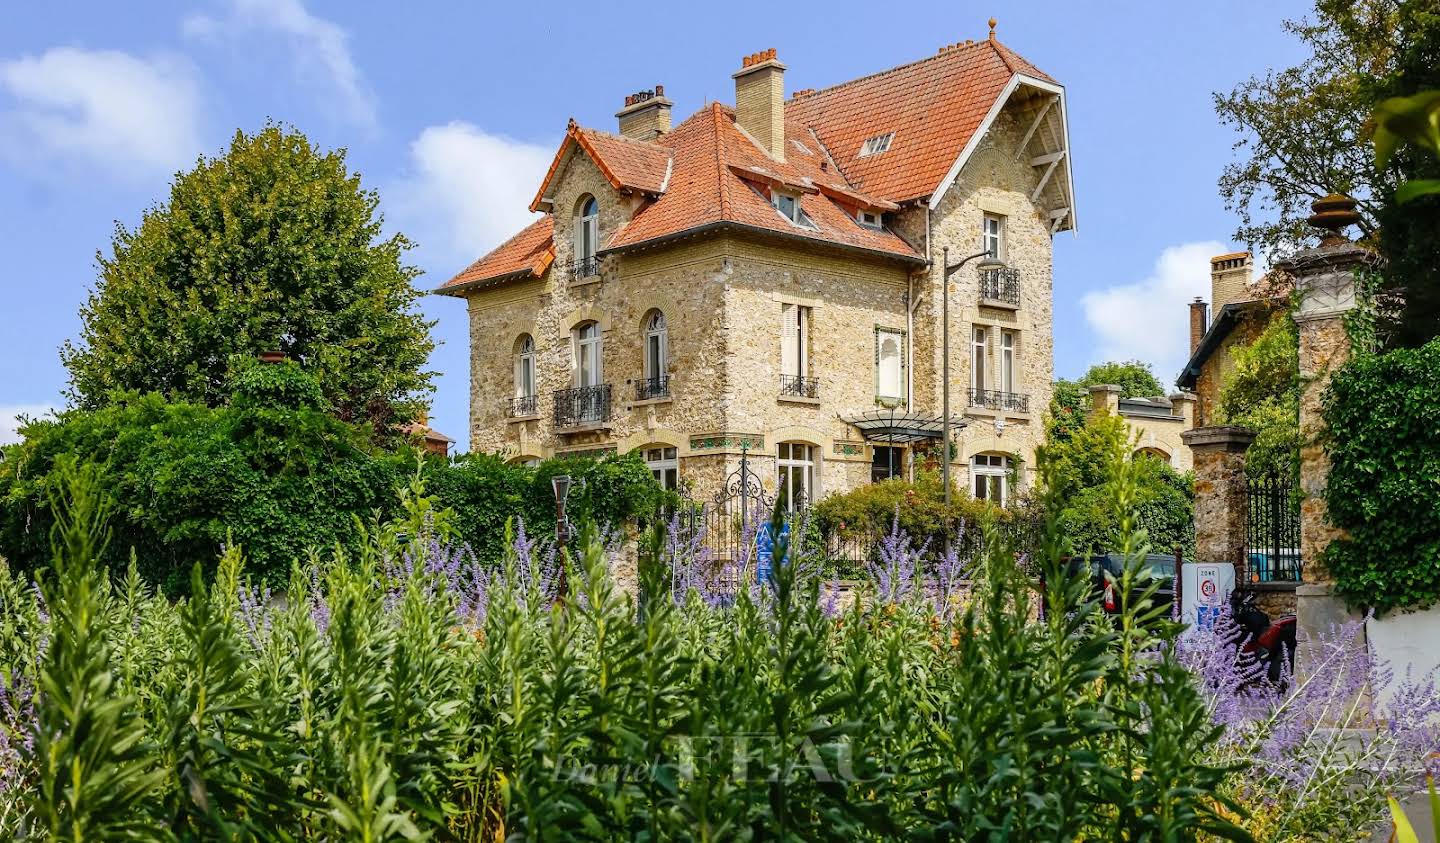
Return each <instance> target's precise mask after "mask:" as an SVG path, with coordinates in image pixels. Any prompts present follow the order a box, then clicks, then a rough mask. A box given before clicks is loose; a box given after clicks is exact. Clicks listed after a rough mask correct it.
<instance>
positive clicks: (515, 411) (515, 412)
mask: <svg viewBox="0 0 1440 843" xmlns="http://www.w3.org/2000/svg"><path fill="white" fill-rule="evenodd" d="M539 412H540V396H538V395H522V396H520V397H519V398H511V399H510V400H509V401H507V402H506V403H505V417H506V418H511V419H519V418H524V417H525V416H534V415H538V414H539Z"/></svg>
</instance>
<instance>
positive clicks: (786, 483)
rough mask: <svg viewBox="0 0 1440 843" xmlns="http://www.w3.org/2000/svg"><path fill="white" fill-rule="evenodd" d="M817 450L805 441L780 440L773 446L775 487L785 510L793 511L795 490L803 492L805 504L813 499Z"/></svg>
mask: <svg viewBox="0 0 1440 843" xmlns="http://www.w3.org/2000/svg"><path fill="white" fill-rule="evenodd" d="M817 450H818V449H817V448H816V447H815V446H814V445H811V444H809V443H807V442H781V443H780V444H779V445H776V446H775V488H776V494H778V495H779V496H780V500H781V501H783V502H784V504H785V511H786V512H794V511H795V499H796V495H795V493H796V492H801V493H803V496H804V500H805V502H806V503H807V504H809V503H811V502H813V501H814V500H815V497H814V496H815V491H816V488H817V486H816V482H815V481H816V473H815V463H816V460H815V452H816V451H817Z"/></svg>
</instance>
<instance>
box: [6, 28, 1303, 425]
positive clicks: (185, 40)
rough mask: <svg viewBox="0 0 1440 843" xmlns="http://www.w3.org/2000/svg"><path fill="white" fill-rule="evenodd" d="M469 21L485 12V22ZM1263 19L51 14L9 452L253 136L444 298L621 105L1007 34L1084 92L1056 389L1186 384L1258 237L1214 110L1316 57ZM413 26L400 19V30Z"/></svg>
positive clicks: (15, 132)
mask: <svg viewBox="0 0 1440 843" xmlns="http://www.w3.org/2000/svg"><path fill="white" fill-rule="evenodd" d="M462 6H463V8H462ZM1307 8H1308V7H1307V5H1306V4H1304V3H1301V2H1294V0H1284V2H1281V0H1273V1H1272V2H1267V3H1263V4H1258V3H1253V2H1247V3H1242V2H1232V0H1223V1H1222V0H1211V2H1207V3H1187V4H1178V3H1156V2H1153V0H1151V2H1107V3H1104V4H1100V3H1058V2H1018V1H1017V0H1010V2H1006V3H997V2H994V0H991V2H989V3H976V2H970V0H950V2H924V3H922V2H907V3H904V4H890V3H878V4H877V3H873V2H871V3H858V2H857V3H849V2H831V3H826V4H821V5H815V4H793V3H791V4H779V3H741V2H733V0H732V2H726V3H693V4H677V3H663V4H662V3H657V4H645V3H618V2H607V3H584V4H576V5H573V6H572V5H569V4H555V3H518V4H516V3H512V4H445V3H408V4H396V3H381V2H369V3H358V2H343V3H342V2H319V0H308V2H307V1H306V0H198V2H179V0H145V2H142V3H140V4H121V3H113V2H107V3H99V2H70V3H63V4H61V3H54V4H38V3H29V4H23V5H21V6H18V7H15V8H12V9H10V10H9V12H8V14H7V15H6V25H5V27H4V28H3V29H0V267H3V270H0V339H3V343H4V350H3V353H0V442H3V441H9V439H8V438H9V437H13V424H12V418H13V416H14V415H15V413H17V412H22V411H23V412H31V413H36V412H41V411H43V410H44V409H45V408H48V407H58V406H61V405H62V403H63V402H62V399H61V397H60V396H61V391H62V390H63V388H64V384H65V370H64V368H63V367H62V366H61V364H60V360H59V356H58V353H57V349H58V347H59V346H60V344H61V343H62V342H63V341H64V340H65V339H67V338H71V337H75V336H76V335H77V334H78V331H79V318H78V316H77V309H78V307H79V305H80V304H81V302H83V301H84V299H85V297H86V295H87V293H88V291H89V289H90V288H91V286H92V284H93V283H94V279H95V254H96V251H97V250H107V251H108V247H109V239H110V235H111V233H112V231H113V228H114V224H115V223H116V222H117V221H118V222H121V223H124V224H127V225H133V224H134V223H136V222H137V221H138V219H139V217H140V214H141V212H142V210H143V209H144V208H145V207H147V206H149V205H150V204H152V203H154V202H156V201H159V200H161V199H163V198H164V197H165V195H166V192H167V186H168V183H169V179H170V176H171V175H172V174H173V173H174V171H175V170H176V169H178V168H180V167H183V166H185V165H186V164H188V163H191V162H193V161H194V159H195V157H196V156H197V155H199V154H201V153H205V154H214V153H217V152H219V151H220V150H221V149H222V148H223V147H224V145H225V144H226V142H227V140H228V138H229V137H230V135H231V134H232V133H233V132H234V131H235V130H236V129H237V128H244V129H247V130H249V129H255V128H257V127H259V126H260V125H262V124H263V123H264V121H265V120H266V118H276V119H279V120H282V121H286V122H289V123H293V124H294V125H296V126H297V127H299V128H300V129H302V130H304V131H305V132H306V133H308V134H309V135H310V137H311V138H312V139H314V140H315V141H317V142H318V143H320V144H322V145H324V146H327V147H345V148H347V149H348V150H349V161H350V164H351V166H352V167H353V168H354V169H356V170H358V171H359V172H360V173H361V174H362V175H363V178H364V182H365V184H366V185H367V186H369V187H373V188H376V189H378V190H379V191H380V192H381V199H382V208H383V210H384V211H385V212H386V215H387V224H388V225H389V226H390V227H391V228H395V229H399V230H402V231H404V232H406V233H407V234H409V235H410V236H411V237H412V238H413V239H415V240H416V241H417V242H418V243H419V244H420V245H419V248H418V249H417V250H415V251H414V252H412V253H411V258H412V261H413V262H414V263H415V264H416V265H417V266H419V267H420V268H421V269H422V270H424V272H425V274H424V275H423V276H422V277H421V278H420V279H419V280H418V281H417V283H418V284H419V285H420V286H422V287H424V288H427V289H428V288H433V287H435V286H437V285H439V284H440V283H441V282H443V281H444V280H445V279H446V278H448V277H449V275H450V274H452V273H453V272H455V271H456V270H458V269H460V268H462V267H463V266H464V265H465V264H466V263H468V262H469V261H470V260H472V259H473V258H475V257H477V256H478V255H480V254H481V253H483V252H484V251H486V250H487V249H489V248H490V247H491V246H493V245H495V244H496V243H497V242H499V241H500V240H502V239H504V237H505V236H507V235H508V234H509V233H511V232H512V231H513V230H515V229H517V228H519V227H520V226H521V225H523V224H524V223H525V221H526V219H527V217H528V213H527V212H526V210H525V205H526V204H528V201H529V198H530V196H531V195H532V194H533V192H534V190H535V187H536V186H537V185H538V182H539V179H540V177H541V176H542V175H543V173H544V168H545V166H546V165H547V164H548V162H549V158H550V156H551V155H552V154H553V152H554V149H555V147H556V145H557V144H558V142H559V140H560V138H561V136H562V134H563V132H564V128H565V121H566V119H567V118H569V117H571V116H574V117H575V118H576V119H577V120H579V121H580V122H581V123H582V124H586V125H592V126H596V127H600V128H606V129H612V128H613V124H614V117H613V116H612V115H613V114H614V112H615V111H616V110H617V109H618V108H619V106H620V105H621V104H622V101H623V98H624V96H625V94H627V93H629V92H633V91H636V90H640V89H643V88H649V87H652V86H653V85H655V84H656V83H659V84H663V85H665V90H666V94H667V95H668V96H670V97H671V98H672V99H674V100H675V112H676V119H677V122H678V120H680V119H683V117H685V116H687V115H688V114H690V113H691V112H692V111H693V110H694V109H695V108H697V107H698V106H700V105H701V104H702V103H703V102H704V101H705V100H706V99H718V100H721V101H724V102H729V101H731V100H732V99H733V87H732V85H733V83H732V81H731V79H730V73H731V72H732V71H734V70H735V69H736V68H737V67H738V66H739V63H740V57H741V56H743V55H746V54H748V53H752V52H755V51H757V50H761V49H765V48H769V47H775V48H777V49H778V51H779V55H780V58H781V59H782V60H783V61H784V62H785V63H786V64H787V65H788V67H789V70H788V72H787V75H786V85H787V88H788V89H789V90H792V91H793V90H797V89H801V88H818V87H824V86H827V85H831V84H835V83H838V82H841V81H844V80H847V79H851V78H854V77H856V76H862V75H865V74H868V73H872V72H875V71H877V70H882V69H884V68H888V67H892V66H894V65H897V64H901V63H904V62H907V61H913V60H915V59H918V58H923V57H925V56H927V55H931V54H933V53H934V51H935V50H936V49H937V48H939V47H940V46H942V45H944V44H947V43H953V42H955V41H959V40H963V39H965V38H980V37H983V36H984V35H985V33H986V24H985V20H986V18H988V17H990V16H991V15H992V14H993V15H994V16H995V17H997V18H998V19H999V27H998V30H997V32H998V36H999V37H1000V39H1001V40H1003V41H1004V42H1005V43H1007V44H1008V45H1009V46H1010V47H1012V48H1013V49H1015V50H1016V51H1018V52H1020V53H1021V54H1022V55H1024V56H1026V57H1027V58H1028V59H1030V60H1031V61H1032V62H1034V63H1035V64H1036V65H1038V66H1039V67H1040V68H1042V69H1044V70H1045V71H1046V72H1047V73H1049V74H1050V75H1052V76H1054V77H1055V78H1057V79H1058V80H1060V81H1061V82H1062V83H1063V84H1065V86H1066V88H1067V91H1068V99H1069V107H1070V124H1071V145H1072V156H1073V161H1074V168H1075V192H1076V205H1077V211H1078V218H1079V223H1080V231H1079V233H1078V235H1071V234H1061V235H1059V236H1058V237H1057V238H1056V242H1055V371H1056V375H1057V376H1062V377H1065V376H1069V377H1073V376H1076V375H1078V374H1079V373H1081V372H1083V371H1084V369H1085V368H1086V367H1087V366H1088V365H1089V364H1091V363H1093V362H1097V361H1101V360H1106V359H1114V358H1128V357H1140V358H1142V359H1145V360H1148V361H1150V362H1151V363H1153V364H1154V366H1155V368H1156V372H1157V374H1158V375H1160V377H1161V380H1162V382H1165V383H1167V385H1168V384H1169V382H1170V381H1171V380H1172V379H1173V377H1174V375H1175V373H1176V372H1177V371H1178V369H1179V366H1180V364H1181V363H1182V362H1183V359H1184V357H1185V351H1186V349H1185V345H1186V342H1187V329H1186V321H1185V320H1186V317H1185V313H1184V302H1186V301H1188V300H1189V299H1190V298H1192V297H1193V296H1195V295H1206V296H1207V297H1208V289H1209V280H1208V264H1207V263H1206V259H1207V258H1208V257H1209V256H1210V255H1211V254H1215V253H1218V252H1220V251H1226V250H1229V249H1230V248H1231V246H1232V244H1231V243H1230V235H1231V233H1232V232H1233V230H1234V228H1235V220H1234V218H1233V216H1232V215H1231V214H1229V213H1227V212H1226V211H1225V209H1224V207H1223V205H1222V203H1221V201H1220V199H1219V196H1218V194H1217V192H1216V189H1215V180H1216V177H1217V176H1218V175H1219V172H1220V168H1221V167H1222V166H1223V165H1224V164H1225V162H1227V161H1228V160H1230V159H1231V156H1232V153H1231V150H1230V147H1231V144H1232V143H1233V141H1234V140H1235V136H1234V134H1233V132H1232V131H1231V130H1230V129H1228V128H1227V127H1223V126H1220V125H1219V124H1218V122H1217V121H1216V119H1215V116H1214V111H1213V108H1212V105H1211V93H1212V92H1213V91H1217V90H1229V89H1230V88H1231V87H1232V86H1233V85H1234V84H1236V83H1237V82H1239V81H1240V80H1242V79H1244V78H1245V77H1247V76H1249V75H1251V74H1254V73H1261V72H1264V70H1266V69H1267V68H1269V67H1284V66H1287V65H1289V64H1292V63H1294V62H1295V61H1297V60H1298V59H1299V58H1301V57H1302V56H1301V52H1300V49H1299V47H1298V45H1297V44H1296V43H1295V42H1294V40H1293V39H1292V38H1290V37H1289V36H1287V35H1286V34H1285V33H1284V32H1283V31H1282V30H1281V27H1280V23H1281V20H1282V19H1283V18H1285V17H1297V16H1301V15H1303V14H1305V12H1306V11H1307ZM402 9H403V10H404V11H403V12H402V11H401V10H402ZM424 308H425V311H426V313H428V314H429V316H430V317H431V318H432V319H437V320H439V324H438V325H437V327H436V332H435V333H436V338H437V339H438V340H440V341H441V342H442V343H443V345H442V346H441V347H440V348H439V350H437V351H436V353H435V356H434V358H433V360H432V368H434V369H436V370H437V371H439V372H440V376H439V378H438V379H437V381H436V383H437V387H438V391H437V393H436V396H435V405H434V411H433V414H432V423H433V424H434V426H435V427H437V428H438V429H440V430H443V431H445V432H447V433H449V434H450V435H452V436H454V437H456V438H457V439H459V440H461V444H462V446H463V444H464V441H465V438H466V436H465V433H466V407H467V405H468V400H469V397H468V391H469V385H468V384H469V371H468V361H467V347H468V339H467V336H466V333H467V332H466V325H465V317H464V307H463V304H462V303H461V302H459V301H457V300H453V299H442V298H436V297H427V298H426V300H425V302H424Z"/></svg>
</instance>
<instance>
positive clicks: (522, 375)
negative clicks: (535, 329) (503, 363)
mask: <svg viewBox="0 0 1440 843" xmlns="http://www.w3.org/2000/svg"><path fill="white" fill-rule="evenodd" d="M515 397H516V398H534V397H535V338H534V337H532V336H530V335H529V334H521V335H520V337H519V338H518V339H516V340H515Z"/></svg>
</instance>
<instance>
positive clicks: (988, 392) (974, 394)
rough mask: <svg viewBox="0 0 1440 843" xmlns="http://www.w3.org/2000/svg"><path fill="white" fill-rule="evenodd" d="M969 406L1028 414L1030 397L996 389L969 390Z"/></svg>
mask: <svg viewBox="0 0 1440 843" xmlns="http://www.w3.org/2000/svg"><path fill="white" fill-rule="evenodd" d="M970 406H972V407H988V408H990V409H991V410H1010V411H1011V412H1016V413H1028V412H1030V396H1028V395H1025V394H1024V393H1020V392H1001V391H1000V390H998V389H972V390H970Z"/></svg>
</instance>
